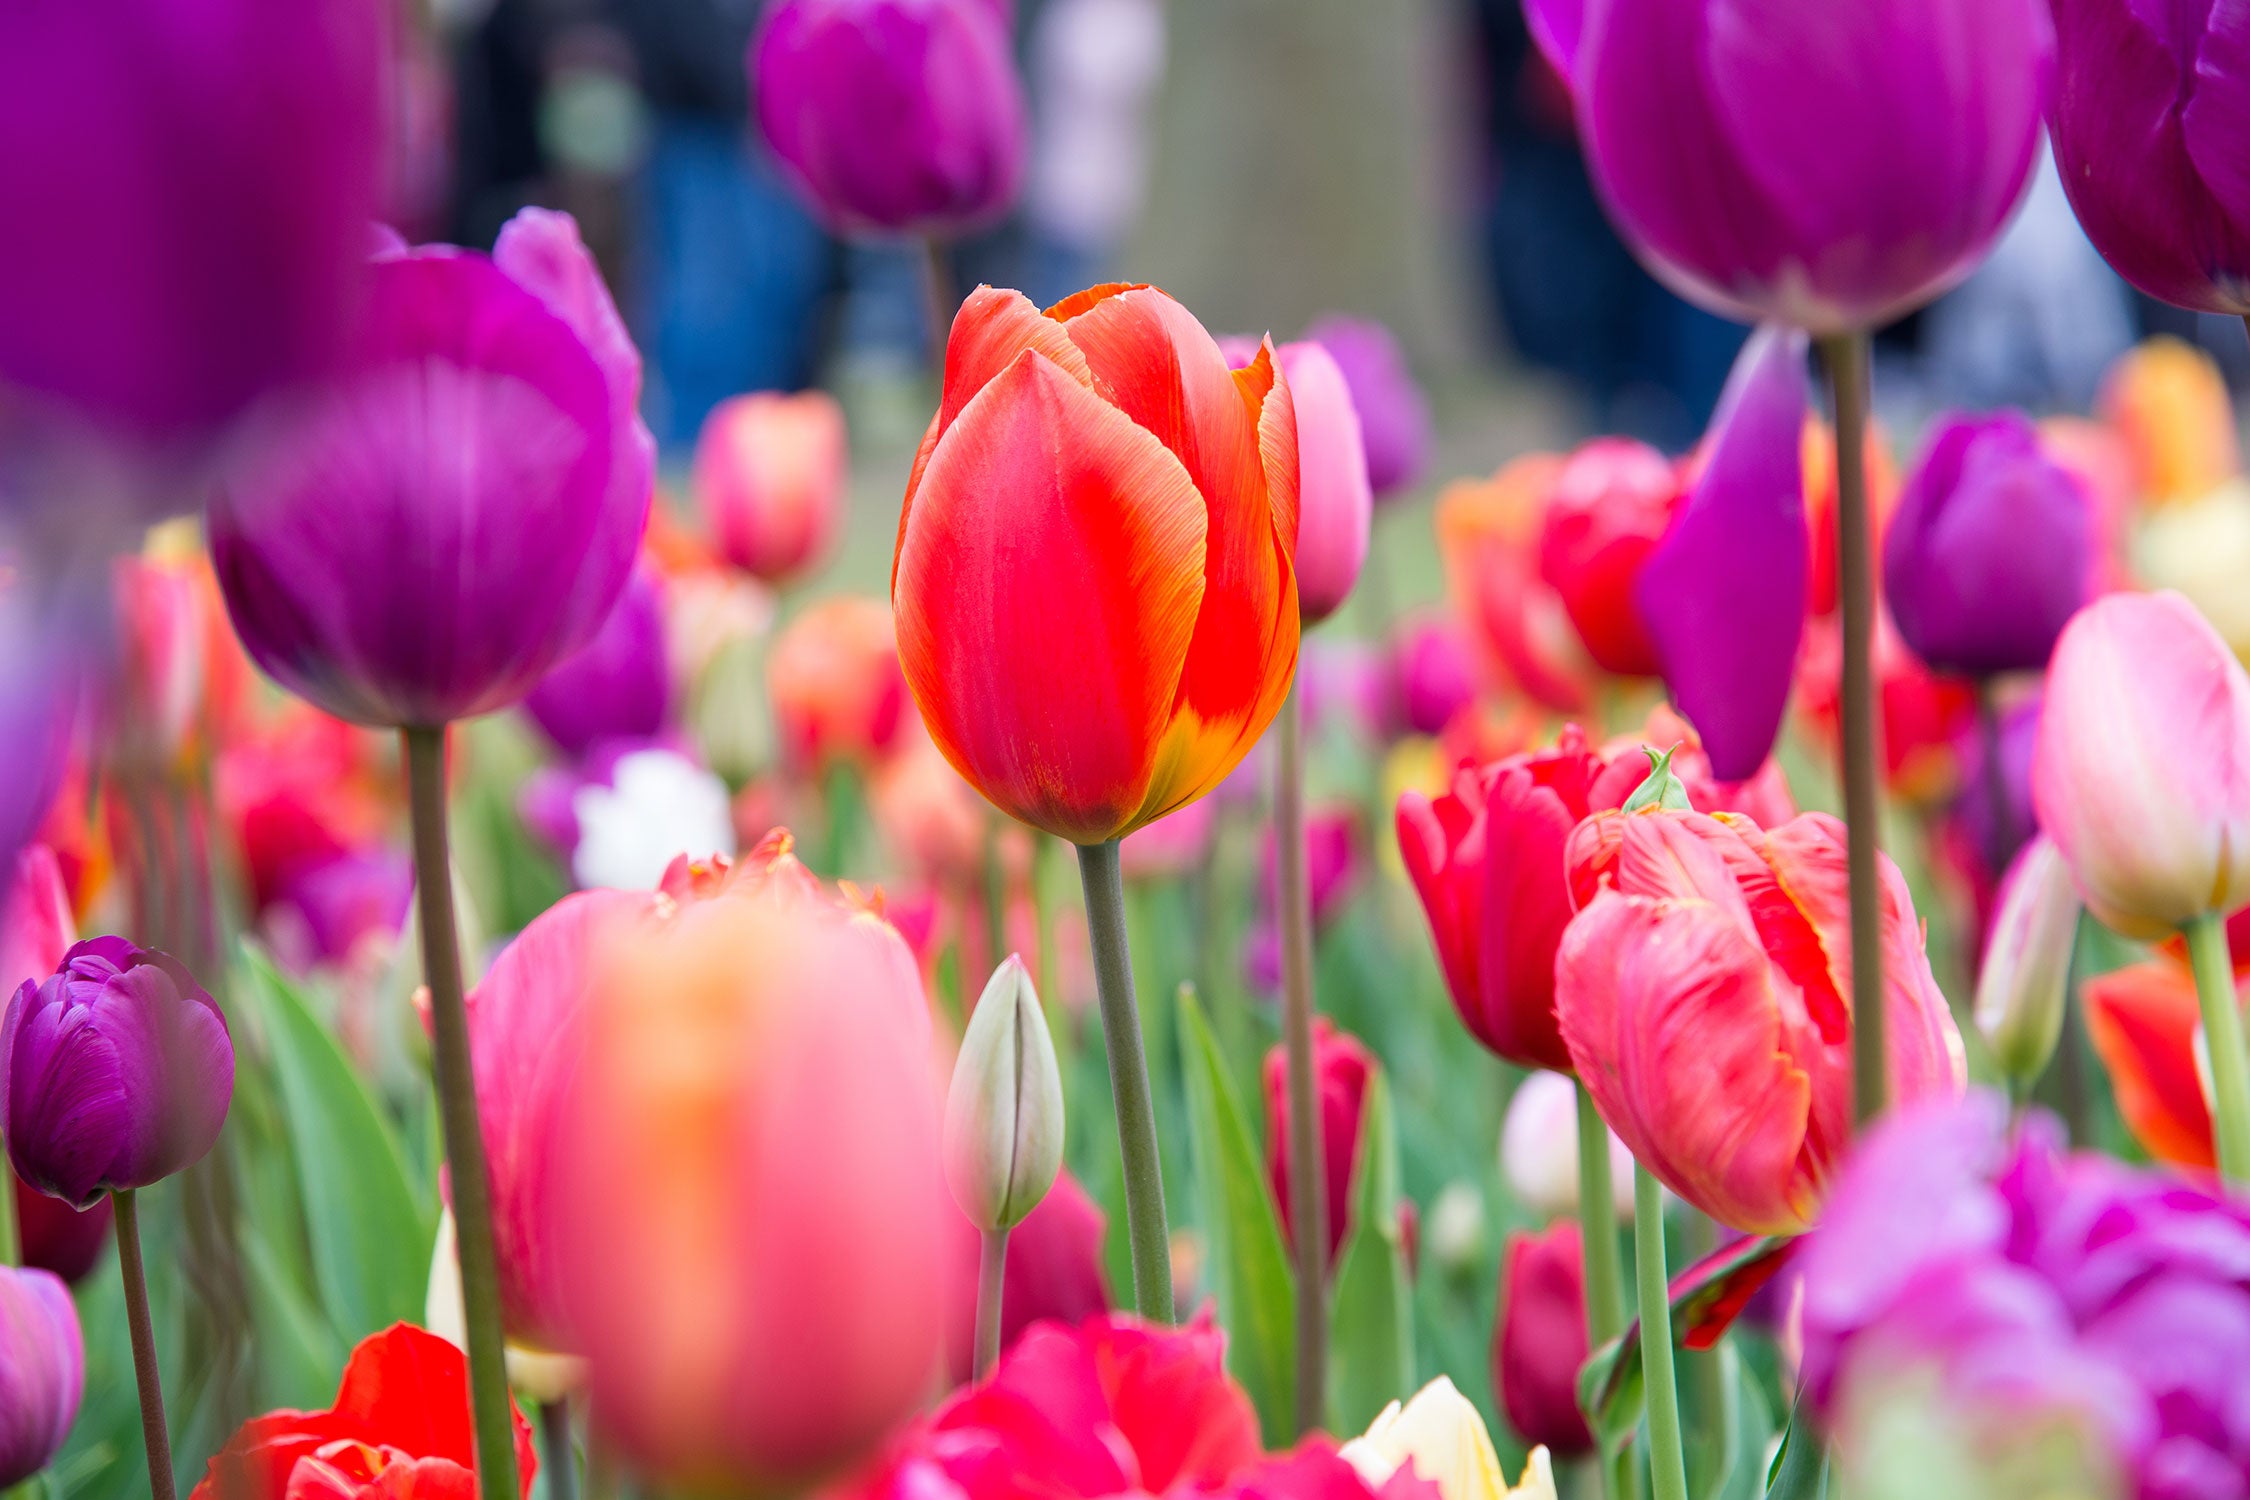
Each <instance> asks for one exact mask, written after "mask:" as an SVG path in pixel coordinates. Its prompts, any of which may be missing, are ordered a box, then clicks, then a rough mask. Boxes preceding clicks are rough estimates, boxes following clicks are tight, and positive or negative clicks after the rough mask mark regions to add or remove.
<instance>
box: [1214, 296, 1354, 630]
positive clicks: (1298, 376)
mask: <svg viewBox="0 0 2250 1500" xmlns="http://www.w3.org/2000/svg"><path fill="white" fill-rule="evenodd" d="M1276 354H1277V356H1278V357H1279V359H1280V361H1281V372H1282V374H1283V375H1284V376H1286V377H1287V378H1288V381H1289V394H1290V396H1291V397H1292V399H1293V400H1294V401H1295V403H1296V407H1297V484H1298V490H1297V604H1298V608H1299V609H1300V610H1301V611H1302V612H1303V615H1304V620H1305V623H1306V624H1308V625H1310V624H1312V623H1313V622H1314V621H1316V620H1325V619H1326V618H1328V616H1330V615H1332V614H1334V613H1335V612H1336V609H1337V607H1338V606H1339V605H1341V604H1342V603H1343V602H1344V599H1345V597H1346V596H1347V595H1349V594H1350V593H1351V591H1352V585H1353V584H1355V583H1357V582H1358V581H1359V569H1360V565H1361V564H1362V563H1364V562H1366V561H1367V536H1368V526H1369V520H1370V517H1371V515H1372V512H1373V506H1374V498H1373V496H1372V495H1371V494H1370V492H1369V490H1368V485H1367V453H1366V449H1365V448H1364V447H1363V446H1362V445H1361V441H1360V430H1359V416H1358V414H1357V413H1356V412H1355V411H1354V410H1353V408H1352V392H1351V387H1350V386H1349V385H1347V384H1345V382H1344V372H1343V371H1342V370H1340V369H1339V368H1337V365H1336V361H1335V359H1334V358H1333V357H1332V356H1331V355H1330V354H1329V352H1328V351H1327V350H1326V349H1324V348H1323V347H1321V346H1320V345H1319V344H1317V343H1312V342H1310V341H1307V342H1304V343H1297V344H1283V345H1282V346H1281V348H1280V349H1279V350H1277V351H1276ZM1250 357H1251V359H1255V358H1256V357H1257V350H1256V349H1252V350H1251V351H1250ZM1249 362H1250V361H1249V360H1248V359H1246V360H1244V361H1243V363H1244V364H1248V363H1249Z"/></svg>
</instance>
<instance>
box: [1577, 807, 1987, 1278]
mask: <svg viewBox="0 0 2250 1500" xmlns="http://www.w3.org/2000/svg"><path fill="white" fill-rule="evenodd" d="M1566 869H1567V879H1568V882H1569V889H1570V892H1571V895H1572V899H1573V900H1574V902H1575V903H1576V905H1577V907H1578V914H1577V915H1576V916H1575V917H1574V918H1573V919H1572V920H1571V923H1570V926H1569V928H1568V930H1567V931H1566V932H1565V933H1564V935H1563V940H1562V946H1561V949H1560V951H1559V952H1558V953H1557V956H1556V959H1555V1009H1556V1013H1557V1015H1558V1016H1559V1018H1560V1021H1561V1029H1562V1036H1563V1040H1564V1042H1565V1043H1566V1044H1567V1046H1568V1047H1569V1050H1570V1059H1571V1062H1572V1064H1573V1065H1574V1067H1575V1069H1576V1071H1577V1074H1578V1077H1579V1079H1580V1081H1581V1082H1582V1083H1583V1084H1584V1085H1585V1087H1586V1089H1587V1090H1588V1092H1590V1093H1591V1094H1592V1095H1593V1097H1594V1101H1595V1103H1596V1104H1597V1105H1599V1106H1600V1109H1601V1114H1602V1118H1603V1119H1604V1120H1606V1121H1608V1122H1609V1125H1610V1127H1611V1128H1612V1129H1613V1130H1615V1131H1616V1132H1617V1134H1618V1135H1619V1137H1621V1138H1622V1139H1623V1140H1624V1142H1625V1144H1626V1145H1627V1146H1628V1147H1630V1148H1632V1151H1633V1155H1634V1156H1635V1157H1636V1158H1637V1159H1638V1160H1639V1161H1640V1162H1641V1164H1642V1165H1643V1166H1644V1167H1646V1168H1647V1169H1648V1171H1649V1172H1651V1173H1653V1174H1654V1175H1655V1176H1656V1177H1657V1178H1658V1179H1659V1180H1661V1181H1662V1182H1663V1184H1664V1185H1665V1186H1666V1187H1669V1188H1671V1189H1672V1191H1673V1192H1675V1193H1677V1194H1678V1195H1679V1196H1680V1197H1682V1198H1684V1199H1686V1200H1687V1201H1688V1202H1689V1203H1690V1204H1692V1205H1694V1206H1695V1207H1697V1208H1699V1209H1701V1210H1702V1211H1703V1212H1705V1213H1707V1214H1709V1215H1710V1216H1711V1217H1712V1218H1714V1219H1717V1220H1718V1221H1719V1222H1721V1223H1723V1224H1727V1225H1730V1226H1732V1227H1734V1228H1737V1229H1740V1230H1742V1231H1743V1232H1744V1233H1749V1234H1793V1233H1796V1232H1798V1231H1799V1230H1802V1229H1804V1228H1806V1227H1808V1226H1809V1225H1810V1224H1811V1223H1812V1221H1813V1219H1814V1218H1815V1217H1816V1215H1817V1214H1818V1212H1819V1207H1820V1200H1821V1197H1822V1195H1823V1193H1824V1192H1825V1190H1826V1188H1827V1185H1828V1181H1829V1178H1830V1176H1831V1175H1832V1173H1833V1172H1834V1170H1835V1167H1836V1164H1837V1162H1838V1160H1839V1159H1840V1158H1841V1156H1842V1154H1843V1152H1844V1150H1845V1148H1846V1146H1847V1144H1848V1142H1849V1140H1850V1135H1851V1119H1852V1096H1853V1092H1854V1090H1853V1079H1852V1031H1853V1024H1852V1003H1851V975H1850V971H1849V968H1848V958H1847V955H1848V954H1849V953H1850V943H1849V937H1848V934H1849V913H1848V911H1847V898H1846V890H1847V887H1848V880H1847V876H1846V872H1845V850H1844V830H1843V826H1842V825H1841V824H1840V823H1839V822H1838V821H1837V820H1836V819H1834V818H1831V817H1829V816H1827V815H1826V814H1823V813H1806V814H1803V815H1801V816H1799V817H1797V818H1794V819H1792V820H1790V821H1789V822H1787V823H1784V824H1782V825H1781V826H1780V827H1779V828H1776V829H1773V830H1771V831H1762V830H1760V829H1759V828H1758V827H1757V826H1756V825H1755V824H1752V823H1749V822H1747V821H1746V820H1743V819H1740V818H1732V819H1728V820H1721V819H1718V818H1713V817H1711V816H1709V815H1707V814H1703V813H1696V812H1677V811H1669V810H1661V809H1657V808H1651V809H1650V810H1648V811H1645V812H1631V813H1628V812H1613V813H1603V814H1601V815H1599V816H1597V817H1595V818H1592V819H1589V820H1588V821H1587V822H1586V823H1584V824H1582V825H1581V826H1580V827H1579V828H1578V829H1577V830H1576V831H1575V832H1574V833H1573V834H1572V835H1571V838H1570V846H1569V853H1568V855H1567V857H1566ZM1880 870H1881V875H1882V885H1881V893H1882V898H1883V900H1882V908H1881V915H1882V919H1883V920H1882V929H1881V930H1882V940H1883V948H1884V954H1883V978H1884V993H1885V1004H1886V1008H1887V1010H1888V1012H1889V1014H1888V1016H1887V1017H1886V1021H1885V1028H1884V1029H1885V1032H1886V1035H1887V1039H1888V1045H1887V1049H1886V1057H1887V1061H1888V1074H1889V1080H1888V1081H1889V1085H1890V1090H1891V1093H1892V1095H1893V1097H1894V1098H1896V1099H1898V1100H1899V1101H1901V1102H1906V1101H1911V1100H1914V1099H1917V1098H1923V1097H1927V1096H1934V1095H1948V1094H1953V1093H1958V1092H1959V1091H1960V1089H1961V1087H1962V1080H1963V1077H1964V1073H1965V1068H1964V1063H1963V1058H1962V1051H1961V1038H1960V1035H1959V1033H1958V1032H1957V1031H1956V1030H1955V1029H1954V1025H1953V1018H1952V1015H1951V1013H1950V1012H1949V1011H1948V1010H1947V1008H1946V1003H1945V997H1944V996H1943V995H1942V994H1940V993H1939V991H1938V987H1937V981H1936V980H1935V979H1934V978H1933V977H1932V976H1931V973H1930V963H1929V958H1928V956H1927V954H1926V953H1925V952H1924V950H1923V943H1922V932H1921V924H1920V922H1919V921H1918V920H1917V918H1916V917H1915V914H1914V903H1913V898H1912V897H1911V896H1910V895H1909V894H1908V893H1907V888H1906V881H1905V878H1904V877H1903V876H1901V875H1900V874H1899V872H1898V869H1897V867H1896V866H1895V865H1892V864H1891V863H1890V862H1889V861H1888V860H1885V861H1883V862H1882V864H1881V866H1880ZM1689 1056H1692V1057H1693V1059H1694V1061H1693V1064H1692V1066H1690V1065H1688V1064H1687V1063H1686V1062H1684V1061H1683V1059H1685V1058H1687V1057H1689Z"/></svg>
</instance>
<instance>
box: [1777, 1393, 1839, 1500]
mask: <svg viewBox="0 0 2250 1500" xmlns="http://www.w3.org/2000/svg"><path fill="white" fill-rule="evenodd" d="M1827 1494H1828V1450H1827V1449H1826V1448H1825V1447H1823V1446H1822V1445H1821V1441H1820V1439H1819V1438H1818V1437H1816V1436H1815V1435H1814V1434H1813V1432H1812V1430H1811V1429H1810V1428H1808V1427H1807V1426H1806V1425H1805V1420H1804V1409H1803V1407H1802V1406H1801V1405H1800V1406H1799V1408H1798V1410H1797V1411H1796V1412H1794V1413H1792V1414H1791V1415H1790V1418H1789V1429H1788V1431H1786V1432H1785V1433H1783V1434H1782V1438H1781V1451H1780V1452H1779V1453H1776V1454H1775V1455H1774V1456H1773V1470H1772V1472H1771V1473H1769V1474H1768V1475H1767V1476H1766V1500H1826V1497H1827Z"/></svg>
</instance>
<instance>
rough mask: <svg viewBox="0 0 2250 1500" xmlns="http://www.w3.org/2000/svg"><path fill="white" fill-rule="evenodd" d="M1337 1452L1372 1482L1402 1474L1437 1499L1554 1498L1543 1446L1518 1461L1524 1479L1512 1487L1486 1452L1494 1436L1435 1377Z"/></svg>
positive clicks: (1466, 1400)
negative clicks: (1431, 1490)
mask: <svg viewBox="0 0 2250 1500" xmlns="http://www.w3.org/2000/svg"><path fill="white" fill-rule="evenodd" d="M1342 1452H1343V1455H1344V1457H1345V1459H1346V1460H1348V1461H1349V1462H1350V1464H1351V1466H1352V1467H1353V1468H1355V1469H1357V1470H1359V1472H1360V1476H1361V1477H1362V1478H1364V1479H1365V1480H1366V1481H1367V1482H1368V1483H1369V1484H1370V1485H1374V1486H1381V1485H1384V1484H1387V1483H1388V1482H1389V1481H1390V1477H1391V1476H1392V1475H1393V1474H1395V1473H1397V1472H1398V1471H1399V1470H1400V1469H1402V1468H1405V1469H1409V1470H1410V1472H1412V1473H1413V1474H1414V1475H1415V1476H1416V1477H1417V1478H1420V1479H1422V1480H1423V1481H1425V1482H1427V1483H1429V1484H1433V1485H1435V1486H1437V1491H1438V1496H1439V1500H1555V1476H1554V1470H1553V1465H1552V1462H1551V1461H1550V1460H1549V1458H1548V1456H1547V1451H1546V1450H1545V1449H1544V1448H1534V1449H1532V1450H1531V1456H1530V1457H1529V1458H1528V1459H1526V1460H1525V1462H1524V1472H1523V1479H1522V1482H1521V1483H1519V1484H1516V1485H1514V1486H1510V1485H1509V1483H1508V1480H1507V1476H1506V1475H1504V1474H1503V1473H1502V1472H1501V1469H1500V1455H1499V1454H1497V1453H1495V1452H1494V1451H1493V1448H1492V1434H1491V1432H1490V1431H1488V1430H1487V1429H1486V1427H1485V1425H1484V1418H1483V1417H1481V1416H1479V1415H1478V1414H1477V1409H1476V1407H1475V1406H1474V1405H1473V1404H1471V1403H1470V1401H1469V1398H1468V1397H1466V1396H1464V1395H1462V1394H1461V1392H1460V1390H1459V1388H1458V1387H1456V1386H1455V1385H1454V1384H1453V1382H1452V1381H1451V1380H1448V1379H1447V1378H1446V1377H1445V1376H1443V1375H1440V1376H1439V1377H1438V1378H1437V1379H1435V1380H1433V1381H1431V1382H1430V1383H1429V1384H1428V1385H1426V1386H1424V1387H1422V1389H1421V1390H1419V1391H1417V1392H1415V1394H1414V1399H1413V1400H1411V1401H1409V1402H1407V1403H1406V1404H1405V1405H1404V1406H1401V1405H1400V1404H1399V1403H1398V1402H1396V1401H1393V1402H1392V1403H1391V1404H1390V1405H1389V1406H1386V1407H1384V1408H1383V1410H1382V1413H1381V1414H1380V1415H1379V1416H1377V1417H1376V1418H1375V1420H1374V1421H1373V1422H1372V1423H1370V1424H1368V1428H1367V1431H1366V1432H1365V1433H1363V1434H1361V1435H1360V1436H1358V1437H1356V1438H1353V1439H1352V1440H1351V1441H1350V1442H1348V1443H1346V1444H1344V1446H1343V1449H1342Z"/></svg>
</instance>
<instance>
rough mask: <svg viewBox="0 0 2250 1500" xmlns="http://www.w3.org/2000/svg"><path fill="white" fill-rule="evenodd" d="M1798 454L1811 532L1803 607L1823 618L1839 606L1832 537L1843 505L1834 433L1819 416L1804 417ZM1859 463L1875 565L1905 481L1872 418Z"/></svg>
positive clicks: (1836, 559) (1840, 560)
mask: <svg viewBox="0 0 2250 1500" xmlns="http://www.w3.org/2000/svg"><path fill="white" fill-rule="evenodd" d="M1800 451H1801V452H1802V455H1803V462H1804V468H1805V522H1806V529H1807V530H1808V531H1810V532H1811V533H1812V557H1811V560H1810V570H1809V572H1808V573H1807V574H1806V589H1807V592H1806V602H1807V603H1808V604H1809V606H1810V607H1811V611H1812V614H1813V615H1814V617H1815V618H1826V617H1828V616H1831V615H1834V614H1835V613H1836V611H1837V610H1838V609H1839V608H1840V607H1841V606H1842V604H1843V599H1842V597H1841V590H1842V581H1841V580H1840V579H1839V578H1838V576H1837V572H1838V569H1839V568H1840V567H1841V566H1842V564H1843V558H1842V556H1841V555H1840V552H1839V549H1838V547H1837V541H1838V538H1837V535H1836V532H1837V524H1836V512H1837V510H1838V508H1839V507H1840V506H1841V505H1842V504H1843V493H1842V486H1841V485H1840V484H1838V482H1837V481H1838V479H1839V478H1840V475H1839V473H1838V470H1837V468H1836V434H1835V431H1834V429H1833V428H1831V427H1830V426H1829V424H1828V423H1827V422H1825V421H1823V420H1821V418H1820V417H1818V416H1808V417H1807V418H1806V419H1805V433H1804V442H1803V444H1802V447H1801V450H1800ZM1860 460H1861V461H1860V468H1861V470H1862V472H1863V474H1864V475H1865V478H1866V490H1867V512H1868V516H1867V520H1868V529H1869V532H1870V534H1871V537H1872V540H1873V543H1874V556H1875V558H1876V559H1877V560H1880V558H1881V556H1882V546H1883V540H1884V537H1885V535H1886V534H1887V533H1888V532H1889V530H1890V525H1891V516H1892V514H1893V513H1894V512H1895V511H1897V509H1898V497H1899V490H1900V489H1901V487H1902V486H1903V484H1904V480H1903V479H1902V478H1901V477H1900V475H1899V472H1898V463H1897V461H1896V460H1895V459H1893V458H1892V456H1891V445H1890V442H1889V440H1888V439H1887V438H1886V437H1885V435H1884V432H1883V424H1882V423H1881V422H1878V421H1876V420H1875V419H1874V418H1873V417H1872V416H1870V417H1869V418H1868V419H1867V431H1866V443H1865V450H1864V451H1863V452H1862V453H1861V455H1860Z"/></svg>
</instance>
